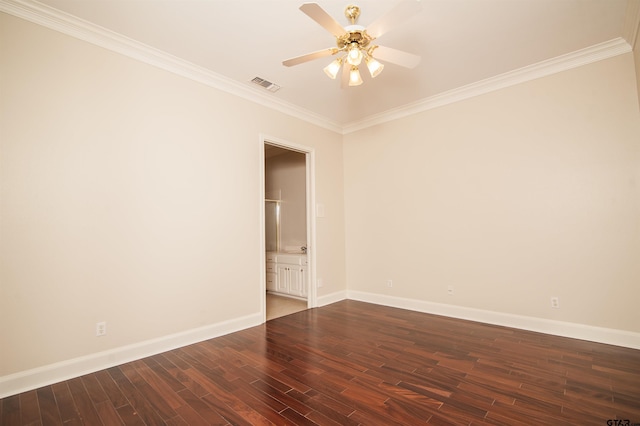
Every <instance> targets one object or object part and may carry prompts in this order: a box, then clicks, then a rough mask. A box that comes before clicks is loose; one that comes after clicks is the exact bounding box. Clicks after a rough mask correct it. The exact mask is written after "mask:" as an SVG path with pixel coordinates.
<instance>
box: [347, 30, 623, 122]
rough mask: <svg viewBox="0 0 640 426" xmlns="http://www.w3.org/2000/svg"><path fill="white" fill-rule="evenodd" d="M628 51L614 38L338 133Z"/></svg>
mask: <svg viewBox="0 0 640 426" xmlns="http://www.w3.org/2000/svg"><path fill="white" fill-rule="evenodd" d="M629 52H631V46H630V45H629V43H627V42H626V41H625V40H624V39H622V38H616V39H613V40H610V41H607V42H604V43H600V44H596V45H594V46H591V47H587V48H585V49H581V50H577V51H575V52H571V53H568V54H566V55H561V56H558V57H555V58H552V59H548V60H545V61H542V62H538V63H536V64H533V65H529V66H526V67H523V68H519V69H516V70H513V71H509V72H506V73H504V74H500V75H497V76H495V77H491V78H487V79H485V80H481V81H478V82H475V83H472V84H468V85H466V86H462V87H459V88H456V89H453V90H449V91H446V92H443V93H439V94H437V95H434V96H430V97H428V98H425V99H422V100H420V101H417V102H414V103H411V104H407V105H403V106H401V107H398V108H394V109H391V110H387V111H384V112H382V113H380V114H375V115H372V116H369V117H367V118H365V119H363V120H360V121H356V122H352V123H349V124H347V125H345V126H344V128H343V132H342V133H343V134H349V133H352V132H355V131H358V130H362V129H365V128H367V127H371V126H375V125H377V124H382V123H386V122H389V121H393V120H397V119H399V118H403V117H407V116H409V115H413V114H417V113H419V112H423V111H426V110H429V109H433V108H438V107H441V106H444V105H448V104H452V103H454V102H458V101H462V100H464V99H468V98H471V97H474V96H478V95H482V94H485V93H488V92H493V91H495V90H499V89H503V88H505V87H509V86H514V85H516V84H520V83H524V82H527V81H530V80H534V79H537V78H541V77H546V76H548V75H551V74H556V73H559V72H562V71H566V70H569V69H572V68H576V67H580V66H583V65H587V64H590V63H593V62H597V61H601V60H603V59H607V58H611V57H613V56H617V55H621V54H624V53H629Z"/></svg>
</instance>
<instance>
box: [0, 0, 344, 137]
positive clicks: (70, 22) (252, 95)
mask: <svg viewBox="0 0 640 426" xmlns="http://www.w3.org/2000/svg"><path fill="white" fill-rule="evenodd" d="M0 12H5V13H8V14H10V15H13V16H17V17H18V18H22V19H25V20H27V21H30V22H33V23H35V24H38V25H41V26H43V27H46V28H49V29H52V30H55V31H58V32H60V33H62V34H66V35H69V36H71V37H74V38H77V39H79V40H83V41H86V42H88V43H91V44H94V45H96V46H100V47H103V48H105V49H108V50H111V51H113V52H116V53H119V54H121V55H124V56H127V57H129V58H132V59H135V60H138V61H140V62H144V63H146V64H149V65H152V66H154V67H157V68H160V69H163V70H165V71H169V72H171V73H174V74H177V75H179V76H182V77H185V78H188V79H190V80H193V81H197V82H198V83H202V84H205V85H207V86H210V87H213V88H215V89H218V90H222V91H224V92H227V93H230V94H232V95H235V96H238V97H240V98H243V99H246V100H249V101H252V102H255V103H257V104H259V105H262V106H265V107H267V108H271V109H273V110H276V111H279V112H282V113H284V114H287V115H290V116H292V117H295V118H299V119H301V120H304V121H307V122H309V123H312V124H315V125H317V126H320V127H323V128H325V129H328V130H331V131H334V132H337V133H340V132H341V131H342V127H341V126H340V125H339V124H338V123H335V122H332V121H330V120H328V119H327V118H325V117H323V116H321V115H319V114H316V113H314V112H312V111H309V110H306V109H304V108H301V107H298V106H296V105H293V104H291V103H289V102H286V101H283V100H281V99H278V98H276V97H274V95H273V94H272V93H271V92H269V93H267V92H265V91H262V90H261V89H257V88H254V87H252V86H250V83H249V82H247V83H246V84H243V83H239V82H237V81H235V80H232V79H230V78H228V77H225V76H223V75H221V74H218V73H215V72H213V71H210V70H208V69H206V68H204V67H201V66H198V65H195V64H193V63H191V62H188V61H185V60H183V59H180V58H178V57H176V56H173V55H170V54H168V53H166V52H163V51H161V50H158V49H155V48H153V47H151V46H148V45H146V44H144V43H140V42H139V41H136V40H134V39H131V38H129V37H125V36H123V35H121V34H118V33H116V32H114V31H111V30H108V29H106V28H103V27H100V26H99V25H96V24H93V23H91V22H89V21H85V20H83V19H80V18H78V17H76V16H73V15H70V14H68V13H64V12H61V11H59V10H57V9H55V8H52V7H49V6H47V5H44V4H41V3H38V2H35V1H30V0H0Z"/></svg>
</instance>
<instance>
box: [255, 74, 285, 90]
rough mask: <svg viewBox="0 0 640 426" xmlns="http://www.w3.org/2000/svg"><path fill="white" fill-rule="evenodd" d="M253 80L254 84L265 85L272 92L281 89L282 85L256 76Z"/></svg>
mask: <svg viewBox="0 0 640 426" xmlns="http://www.w3.org/2000/svg"><path fill="white" fill-rule="evenodd" d="M251 82H252V83H254V84H257V85H258V86H262V87H264V88H265V89H267V90H268V91H270V92H277V91H278V90H280V86H278V85H277V84H274V83H272V82H270V81H267V80H265V79H264V78H260V77H254V78H253V80H251Z"/></svg>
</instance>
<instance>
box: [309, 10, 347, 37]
mask: <svg viewBox="0 0 640 426" xmlns="http://www.w3.org/2000/svg"><path fill="white" fill-rule="evenodd" d="M300 10H301V11H302V12H304V13H305V14H306V15H307V16H308V17H309V18H311V19H313V20H314V21H316V22H317V23H318V24H320V26H321V27H322V28H324V29H325V30H327V31H329V32H330V33H331V34H333V35H334V36H336V37H340V36H342V35H343V34H344V33H346V32H347V31H346V30H345V29H344V28H342V25H340V24H339V23H338V21H336V20H335V19H333V17H332V16H331V15H329V14H328V13H327V12H325V10H324V9H323V8H321V7H320V5H319V4H318V3H305V4H303V5H302V6H300Z"/></svg>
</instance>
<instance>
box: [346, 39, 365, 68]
mask: <svg viewBox="0 0 640 426" xmlns="http://www.w3.org/2000/svg"><path fill="white" fill-rule="evenodd" d="M347 62H349V64H351V65H355V66H358V65H360V62H362V51H361V50H360V46H359V45H358V43H356V42H353V43H351V44H350V45H349V53H348V54H347Z"/></svg>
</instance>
